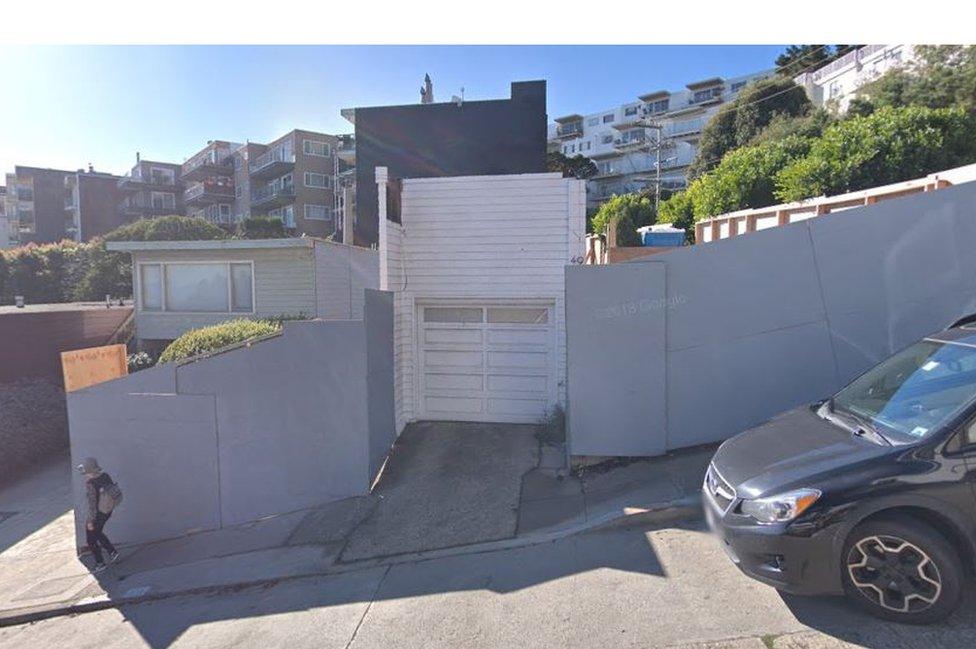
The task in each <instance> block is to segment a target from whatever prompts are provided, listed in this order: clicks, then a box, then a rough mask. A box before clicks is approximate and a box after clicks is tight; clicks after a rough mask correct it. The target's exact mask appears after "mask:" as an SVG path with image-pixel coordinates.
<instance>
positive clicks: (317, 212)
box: [305, 205, 329, 221]
mask: <svg viewBox="0 0 976 649" xmlns="http://www.w3.org/2000/svg"><path fill="white" fill-rule="evenodd" d="M305 218H306V219H308V220H311V221H325V220H327V219H328V218H329V209H328V208H327V207H326V206H325V205H306V206H305Z"/></svg>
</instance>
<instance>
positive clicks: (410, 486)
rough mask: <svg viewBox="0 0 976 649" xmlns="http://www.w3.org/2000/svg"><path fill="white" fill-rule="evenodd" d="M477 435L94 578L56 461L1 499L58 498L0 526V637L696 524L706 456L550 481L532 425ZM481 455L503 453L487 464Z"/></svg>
mask: <svg viewBox="0 0 976 649" xmlns="http://www.w3.org/2000/svg"><path fill="white" fill-rule="evenodd" d="M480 432H485V431H484V430H481V431H480ZM487 432H488V434H487V435H484V436H479V435H472V434H471V433H472V430H471V429H470V428H469V427H468V425H460V426H459V425H453V426H449V425H441V424H438V425H434V427H433V428H431V429H424V428H420V429H418V430H415V431H407V432H405V433H404V435H403V436H402V438H401V439H402V443H401V442H398V445H397V446H398V448H396V449H395V450H394V454H393V456H392V457H391V463H390V465H389V467H388V468H389V469H390V472H389V473H388V474H385V475H384V477H383V479H381V481H380V484H379V485H378V487H377V488H376V489H375V490H374V493H373V494H371V495H369V496H364V497H359V498H350V499H346V500H343V501H339V502H336V503H331V504H329V505H326V506H324V507H320V508H315V509H311V510H304V511H298V512H293V513H290V514H285V515H281V516H275V517H271V518H268V519H265V520H262V521H258V522H255V523H250V524H247V525H242V526H239V527H235V528H229V529H224V530H219V531H215V532H205V533H199V534H194V535H190V536H186V537H182V538H178V539H173V540H169V541H162V542H159V543H152V544H147V545H142V546H138V547H130V548H124V549H123V550H122V559H121V560H120V561H119V563H118V564H116V565H114V566H112V567H110V568H109V570H107V571H105V572H104V573H101V574H100V575H98V576H97V578H96V576H94V575H92V574H90V572H89V571H88V569H87V567H86V565H85V563H83V562H82V561H80V560H79V559H78V558H77V557H76V556H75V551H74V547H73V546H74V538H73V526H72V515H73V514H72V512H71V511H69V510H68V509H67V503H69V502H70V497H69V495H68V493H67V489H68V484H69V473H68V472H69V466H68V463H67V460H66V459H63V460H62V461H61V462H59V463H58V464H56V465H53V466H51V467H48V468H47V469H46V470H45V471H44V472H43V473H42V474H39V475H37V476H33V477H32V478H31V479H30V481H28V483H27V484H18V485H15V486H14V487H13V488H10V489H7V490H4V491H2V492H0V512H3V511H17V510H16V509H14V508H15V507H21V509H23V507H22V506H21V505H18V504H16V501H18V500H20V501H25V499H26V498H27V496H28V495H29V494H43V493H47V494H55V495H54V496H51V497H49V498H48V500H49V501H50V502H44V503H37V502H35V503H34V504H33V506H34V510H35V511H36V512H45V513H43V514H41V513H37V514H35V515H34V516H33V518H31V519H30V520H31V521H32V522H31V523H29V524H26V523H24V522H22V523H20V524H19V525H17V524H15V525H11V526H10V527H9V528H8V526H7V523H5V522H0V542H2V543H3V544H2V545H0V549H2V552H0V626H3V625H8V624H17V623H22V622H26V621H30V620H35V619H42V618H46V617H52V616H57V615H63V614H68V613H74V612H84V611H89V610H99V609H104V608H110V607H114V606H119V605H122V604H128V603H134V602H139V601H147V600H153V599H162V598H166V597H170V596H173V595H175V594H186V593H200V592H214V591H219V590H226V589H235V588H243V587H247V586H254V585H258V584H273V583H277V582H278V581H281V580H288V579H292V578H296V577H301V576H310V575H324V574H332V573H339V572H349V571H355V570H362V569H367V568H372V567H375V566H381V565H396V564H402V563H410V562H415V561H423V560H429V559H433V558H441V557H445V556H452V555H462V554H476V553H482V552H488V551H493V550H500V549H509V548H517V547H524V546H531V545H536V544H540V543H549V542H552V541H554V540H557V539H560V538H564V537H566V536H570V535H573V534H576V533H580V532H584V531H588V530H592V529H598V528H602V527H606V526H612V525H621V524H627V523H632V522H643V521H648V520H655V519H656V520H673V519H677V518H687V517H693V516H696V515H697V513H698V509H697V502H698V501H697V496H698V489H699V485H700V481H701V477H702V475H703V473H704V469H705V466H706V465H707V462H708V460H709V459H710V458H711V455H712V452H713V449H711V448H704V449H695V450H692V451H687V452H682V453H676V454H673V455H670V456H666V457H661V458H653V459H649V460H640V461H636V462H633V463H630V464H627V465H625V466H616V467H615V468H601V467H596V468H592V469H590V470H588V471H585V472H583V473H582V475H580V476H572V475H570V476H566V477H564V478H562V479H558V478H556V477H553V472H552V471H551V470H548V469H545V468H540V467H539V463H540V459H541V458H543V457H544V456H546V455H547V454H549V455H551V453H549V452H547V451H546V450H545V449H540V447H539V444H538V443H537V442H536V440H535V430H534V427H511V426H506V427H498V428H497V429H496V430H491V431H487ZM479 445H485V446H493V447H494V450H495V451H496V453H497V452H498V449H499V448H501V449H504V452H502V453H498V454H497V455H492V456H490V457H489V458H488V459H485V457H486V456H485V454H484V449H482V448H478V446H479ZM438 449H440V450H438ZM445 449H446V450H445ZM461 450H463V451H464V453H460V451H461ZM550 450H551V449H550ZM435 451H437V452H435ZM459 457H467V458H470V459H469V460H468V461H458V458H459ZM479 457H480V460H481V461H478V460H479ZM126 505H129V506H131V503H126ZM59 511H60V512H61V513H58V512H59ZM120 514H121V511H120ZM11 520H14V519H8V522H10V521H11ZM25 520H26V519H25ZM108 532H109V533H111V529H110V527H109V529H108ZM4 534H6V536H4ZM85 561H86V562H87V561H90V559H85Z"/></svg>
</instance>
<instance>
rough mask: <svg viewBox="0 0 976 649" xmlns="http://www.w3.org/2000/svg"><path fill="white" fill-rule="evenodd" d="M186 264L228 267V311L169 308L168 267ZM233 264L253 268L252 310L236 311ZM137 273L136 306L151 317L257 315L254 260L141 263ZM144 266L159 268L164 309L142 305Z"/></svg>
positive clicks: (137, 267)
mask: <svg viewBox="0 0 976 649" xmlns="http://www.w3.org/2000/svg"><path fill="white" fill-rule="evenodd" d="M185 264H210V265H223V266H226V267H227V311H172V310H170V309H169V308H168V303H169V293H168V291H167V290H166V267H167V266H173V265H175V266H180V265H185ZM233 264H248V265H249V266H250V267H251V310H250V311H241V310H237V311H235V310H234V279H233V275H232V273H231V268H230V267H231V266H232V265H233ZM135 266H136V267H135V272H133V274H132V275H133V277H132V279H133V282H134V283H135V287H134V289H135V290H134V292H135V294H136V295H137V296H138V297H137V298H136V305H137V309H138V312H139V313H146V314H149V315H161V316H165V315H173V316H188V315H192V316H207V315H224V314H230V315H234V314H245V315H246V314H252V315H253V314H255V313H257V306H258V305H257V291H256V285H257V282H256V280H255V276H254V260H253V259H228V260H227V261H211V260H207V259H181V260H179V261H140V262H137V263H136V265H135ZM143 266H159V267H160V272H159V278H160V281H161V282H162V287H161V288H162V304H163V306H162V308H161V309H146V308H144V307H143V305H142V267H143Z"/></svg>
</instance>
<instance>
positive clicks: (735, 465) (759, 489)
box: [713, 406, 892, 498]
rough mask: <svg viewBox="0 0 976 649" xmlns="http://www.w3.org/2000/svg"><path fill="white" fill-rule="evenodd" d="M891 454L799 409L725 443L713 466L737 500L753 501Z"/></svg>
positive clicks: (804, 407)
mask: <svg viewBox="0 0 976 649" xmlns="http://www.w3.org/2000/svg"><path fill="white" fill-rule="evenodd" d="M890 452H892V447H890V446H879V445H878V444H875V443H874V442H872V441H869V440H867V439H864V438H861V437H856V436H854V435H851V433H850V432H848V431H847V430H844V429H843V428H841V427H840V426H837V425H836V424H833V423H831V422H829V421H827V420H825V419H822V418H820V417H819V416H817V414H816V413H815V412H814V411H813V410H812V409H811V408H810V407H809V406H803V407H800V408H797V409H795V410H790V411H788V412H785V413H783V414H781V415H778V416H776V417H774V418H773V419H770V420H769V421H767V422H766V423H764V424H762V425H760V426H757V427H755V428H752V429H750V430H747V431H745V432H744V433H741V434H739V435H736V436H735V437H733V438H732V439H729V440H728V441H726V442H725V443H724V444H722V446H721V447H719V449H718V452H716V454H715V458H714V459H713V462H714V463H715V467H716V468H717V469H718V472H719V473H720V474H721V476H722V477H723V478H725V480H727V481H728V482H729V483H731V485H732V486H733V487H734V488H735V490H736V492H737V493H738V495H739V496H742V497H747V498H756V497H760V496H766V495H772V494H773V493H774V492H779V491H782V490H784V489H795V488H798V487H803V486H810V487H816V486H817V484H816V482H817V479H820V478H824V477H826V476H827V475H829V474H831V473H835V472H837V471H838V470H842V469H844V468H845V467H849V466H851V465H853V464H856V463H859V462H863V461H865V460H870V459H872V458H875V457H880V456H882V455H886V454H887V453H890Z"/></svg>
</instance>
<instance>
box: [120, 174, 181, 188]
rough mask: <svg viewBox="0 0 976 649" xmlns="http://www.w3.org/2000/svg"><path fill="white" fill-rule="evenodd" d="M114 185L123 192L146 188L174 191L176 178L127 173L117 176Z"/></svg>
mask: <svg viewBox="0 0 976 649" xmlns="http://www.w3.org/2000/svg"><path fill="white" fill-rule="evenodd" d="M116 185H117V186H118V188H119V189H120V190H121V191H124V192H138V191H143V190H146V189H156V190H163V191H166V190H169V191H174V188H175V187H176V178H175V177H169V176H161V175H154V176H151V177H148V178H147V177H145V176H141V175H139V174H127V175H125V176H122V177H121V178H119V181H118V183H116Z"/></svg>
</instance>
